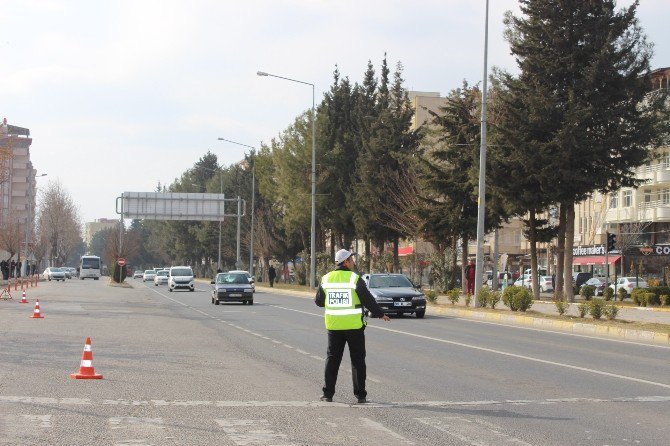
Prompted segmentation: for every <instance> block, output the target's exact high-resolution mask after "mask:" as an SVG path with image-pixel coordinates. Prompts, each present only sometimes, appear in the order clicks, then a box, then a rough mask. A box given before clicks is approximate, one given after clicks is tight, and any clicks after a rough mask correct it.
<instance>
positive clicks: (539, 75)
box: [506, 0, 662, 300]
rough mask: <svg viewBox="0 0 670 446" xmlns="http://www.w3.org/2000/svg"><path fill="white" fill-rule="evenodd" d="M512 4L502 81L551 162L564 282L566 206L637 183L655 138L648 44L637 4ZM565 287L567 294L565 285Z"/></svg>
mask: <svg viewBox="0 0 670 446" xmlns="http://www.w3.org/2000/svg"><path fill="white" fill-rule="evenodd" d="M520 4H521V14H522V16H520V17H515V16H513V15H512V14H511V13H508V15H507V17H506V25H507V34H506V35H507V39H508V40H509V42H510V45H511V50H512V53H513V54H514V55H515V57H516V60H517V64H518V65H519V68H520V70H521V74H520V75H519V82H511V83H509V84H508V85H507V86H508V87H509V88H510V90H511V91H512V92H513V94H515V95H518V97H519V98H521V101H522V103H523V110H527V116H528V119H529V121H530V120H532V121H533V122H534V123H535V129H536V130H535V131H534V133H533V135H532V136H531V137H529V138H527V140H526V142H525V143H526V144H528V145H530V146H535V147H538V148H541V149H542V150H543V151H544V152H545V153H546V156H547V158H546V160H547V162H548V163H553V166H554V171H553V175H552V177H551V178H552V179H553V180H554V181H553V186H554V188H555V196H556V198H557V200H556V201H557V202H558V203H560V205H561V209H562V210H563V208H565V213H563V212H561V216H563V215H565V220H563V221H561V222H560V223H559V225H563V226H564V228H565V247H564V253H563V254H564V271H562V272H563V275H564V280H565V283H566V284H567V283H571V281H572V275H571V270H570V266H571V265H572V246H573V234H574V204H575V203H577V202H579V201H581V200H583V199H585V198H586V197H588V196H589V195H590V194H591V193H592V192H593V191H594V190H596V189H598V190H600V191H602V192H607V191H612V190H617V189H619V188H621V187H627V186H635V185H637V184H639V182H638V180H636V178H635V174H634V169H635V168H636V167H637V166H639V165H642V164H644V163H645V162H647V160H648V159H649V156H650V152H649V151H648V147H650V146H653V145H655V143H656V142H657V141H658V139H659V136H660V133H661V130H662V127H661V125H660V122H659V117H658V112H660V110H662V102H661V100H660V98H658V97H652V96H649V95H647V93H648V92H649V82H648V75H649V73H650V67H649V61H650V58H651V55H652V48H651V45H649V44H648V43H647V41H646V38H645V36H644V34H643V32H642V29H641V28H640V26H639V24H638V20H637V18H636V11H637V7H638V4H639V2H637V1H635V2H634V3H633V4H632V5H631V6H629V7H627V8H623V9H621V10H617V9H616V1H615V0H590V1H582V0H520ZM540 156H542V154H540ZM561 232H562V230H561ZM557 273H560V271H557ZM565 293H566V297H567V298H568V299H570V300H573V299H574V296H573V294H572V287H566V289H565Z"/></svg>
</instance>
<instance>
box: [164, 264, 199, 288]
mask: <svg viewBox="0 0 670 446" xmlns="http://www.w3.org/2000/svg"><path fill="white" fill-rule="evenodd" d="M178 289H187V290H189V291H195V284H194V283H193V270H192V269H191V267H190V266H173V267H171V268H170V272H169V273H168V291H170V292H172V291H174V290H178Z"/></svg>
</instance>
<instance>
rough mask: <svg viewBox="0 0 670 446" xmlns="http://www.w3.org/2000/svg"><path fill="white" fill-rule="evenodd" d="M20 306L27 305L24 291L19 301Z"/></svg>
mask: <svg viewBox="0 0 670 446" xmlns="http://www.w3.org/2000/svg"><path fill="white" fill-rule="evenodd" d="M19 303H20V304H27V303H29V302H28V299H26V290H23V295H22V296H21V300H20V301H19Z"/></svg>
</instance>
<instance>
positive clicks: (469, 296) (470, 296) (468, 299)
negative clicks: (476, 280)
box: [465, 293, 472, 307]
mask: <svg viewBox="0 0 670 446" xmlns="http://www.w3.org/2000/svg"><path fill="white" fill-rule="evenodd" d="M470 302H472V294H470V293H468V294H466V295H465V306H466V307H469V306H470Z"/></svg>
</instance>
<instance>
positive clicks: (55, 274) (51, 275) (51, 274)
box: [42, 266, 65, 282]
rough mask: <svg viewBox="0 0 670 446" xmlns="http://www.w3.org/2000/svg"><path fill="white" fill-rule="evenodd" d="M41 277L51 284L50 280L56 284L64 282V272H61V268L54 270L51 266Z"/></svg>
mask: <svg viewBox="0 0 670 446" xmlns="http://www.w3.org/2000/svg"><path fill="white" fill-rule="evenodd" d="M42 277H44V279H45V280H48V281H49V282H51V281H52V280H55V281H56V282H58V281H59V280H62V281H63V282H65V271H63V269H62V268H55V267H53V266H50V267H48V268H47V269H45V270H44V273H42Z"/></svg>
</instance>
